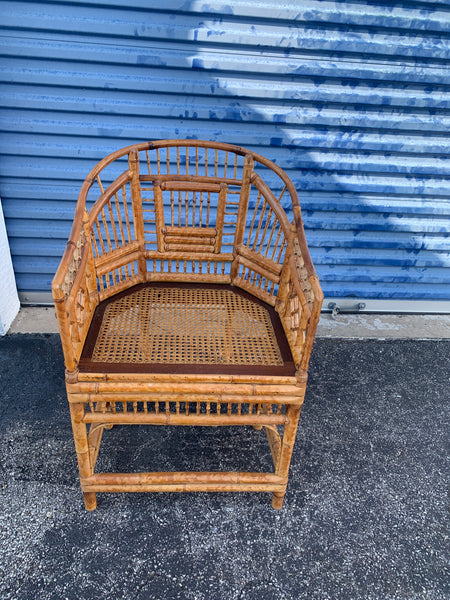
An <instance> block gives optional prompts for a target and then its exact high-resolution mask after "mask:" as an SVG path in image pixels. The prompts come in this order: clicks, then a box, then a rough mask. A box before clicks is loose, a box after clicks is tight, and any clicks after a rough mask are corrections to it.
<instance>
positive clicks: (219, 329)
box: [81, 284, 292, 372]
mask: <svg viewBox="0 0 450 600" xmlns="http://www.w3.org/2000/svg"><path fill="white" fill-rule="evenodd" d="M102 304H104V306H100V307H99V309H100V310H99V311H98V312H99V315H98V316H97V318H94V320H93V327H92V328H91V329H92V331H91V332H90V335H89V336H88V340H87V345H86V348H85V352H83V356H82V360H81V366H82V367H83V366H84V367H89V370H92V369H95V364H99V363H101V364H102V365H104V364H109V365H111V366H112V365H116V367H114V370H117V365H122V367H121V368H123V369H125V370H128V369H129V368H130V367H131V368H135V369H137V368H139V367H141V368H145V367H149V366H153V367H152V368H151V369H150V370H154V368H155V367H156V365H158V367H161V368H163V369H164V370H166V369H167V368H168V366H169V365H172V366H174V367H175V368H176V370H179V369H180V368H188V367H189V366H195V365H202V366H205V365H206V366H209V368H217V372H222V370H223V368H224V367H225V368H226V372H229V371H228V369H229V368H230V367H231V368H233V367H236V368H237V369H239V370H241V369H243V368H250V369H252V370H255V369H258V368H259V369H261V368H262V369H264V368H270V369H271V370H273V369H274V368H275V369H280V368H281V369H283V370H284V369H285V368H286V366H287V364H286V363H290V362H291V361H292V358H291V357H290V356H289V353H288V352H287V351H288V348H287V342H286V340H285V338H284V333H283V332H282V331H281V327H280V326H279V323H278V322H277V319H278V317H277V315H276V313H275V311H274V310H273V308H272V307H270V306H268V305H264V303H263V302H261V301H257V300H255V299H253V298H250V297H249V296H248V295H247V294H243V293H241V292H237V291H235V289H233V288H231V287H228V286H220V285H216V286H206V285H203V286H200V285H198V286H195V285H191V286H190V285H170V284H168V285H165V284H159V285H147V286H139V288H138V289H136V290H134V291H133V290H130V291H129V292H128V293H126V294H120V295H119V296H115V297H114V298H113V299H112V300H111V301H106V302H104V303H102ZM164 366H165V368H164Z"/></svg>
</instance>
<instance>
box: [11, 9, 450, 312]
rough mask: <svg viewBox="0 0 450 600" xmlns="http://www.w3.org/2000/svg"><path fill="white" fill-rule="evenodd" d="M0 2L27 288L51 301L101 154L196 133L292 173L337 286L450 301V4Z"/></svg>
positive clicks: (26, 293)
mask: <svg viewBox="0 0 450 600" xmlns="http://www.w3.org/2000/svg"><path fill="white" fill-rule="evenodd" d="M0 6H1V11H2V14H1V18H0V23H1V28H2V37H1V39H0V49H1V53H2V57H3V58H2V63H1V81H2V84H3V85H2V92H1V93H2V98H1V104H2V112H1V123H0V129H1V146H0V150H1V173H0V176H1V180H0V195H1V196H2V198H3V208H4V212H5V217H6V224H7V230H8V234H9V239H10V245H11V251H12V256H13V262H14V268H15V272H16V276H17V283H18V287H19V290H20V291H21V293H22V299H24V298H25V297H27V298H29V299H30V300H42V299H45V298H48V296H47V295H46V294H48V293H49V289H50V281H51V279H52V276H53V273H54V271H55V269H56V267H57V264H58V261H59V258H60V256H61V254H62V251H63V247H64V244H65V240H66V238H67V235H68V232H69V229H70V222H71V219H72V216H73V210H74V203H75V200H76V198H77V194H78V190H79V187H80V184H81V181H82V179H83V178H84V177H85V175H86V174H87V173H88V171H89V170H90V168H91V167H92V166H93V165H94V164H95V163H96V162H97V161H98V160H99V159H100V158H102V157H103V156H105V155H106V154H108V153H109V152H110V151H113V150H115V149H117V148H120V147H122V146H125V145H127V144H130V143H133V142H138V141H144V140H151V139H161V138H183V137H194V138H204V139H214V140H216V139H220V140H222V141H227V142H231V143H239V144H241V145H243V146H247V147H249V148H251V149H253V150H256V151H257V152H260V153H261V154H264V155H265V156H267V157H269V158H272V159H273V160H275V161H276V162H277V163H278V164H279V165H280V166H282V167H283V168H284V169H286V171H287V172H288V174H289V175H290V177H291V178H292V179H293V181H294V182H295V184H296V186H297V189H298V190H299V192H300V196H301V202H302V206H303V211H304V220H305V225H306V230H307V231H306V233H307V238H308V240H309V244H310V246H311V251H312V256H313V259H314V261H315V264H316V267H317V271H318V273H319V275H320V278H321V282H322V285H323V288H324V292H325V295H326V296H327V297H328V298H330V299H332V298H336V297H337V298H355V299H365V300H368V308H369V309H370V306H372V307H373V306H378V307H380V306H381V304H380V302H381V303H383V302H385V301H389V300H392V299H396V300H397V302H395V303H394V304H392V305H389V306H391V307H392V308H393V309H397V310H403V309H405V307H406V306H407V305H408V301H409V300H420V301H421V305H420V306H421V307H422V308H423V307H424V306H426V302H427V301H430V302H431V304H428V305H427V306H428V307H430V306H431V309H432V308H433V307H435V308H440V309H441V310H445V309H446V308H447V309H449V308H448V307H449V306H450V304H448V303H446V302H444V301H448V300H449V299H450V268H449V267H450V252H449V237H448V235H449V234H448V232H449V221H450V219H449V215H450V185H449V183H450V180H449V179H450V178H449V176H450V164H449V151H450V139H449V124H450V113H449V109H450V103H449V99H450V96H449V86H450V79H449V63H448V59H449V55H450V52H449V51H450V41H449V33H450V6H449V3H448V2H447V1H444V0H442V1H436V2H426V3H424V2H416V1H412V0H411V1H409V2H404V3H395V4H392V3H388V2H371V3H368V4H366V3H361V2H327V1H316V0H308V1H307V2H306V1H297V2H294V1H293V2H287V3H286V2H284V3H279V2H278V0H264V1H250V0H245V1H244V0H236V1H233V2H230V3H229V4H224V3H223V2H222V1H217V2H216V1H214V0H211V1H210V2H209V3H208V4H204V3H203V2H200V1H197V0H166V1H165V2H164V3H160V2H158V3H157V2H148V1H147V2H146V1H144V0H131V1H130V2H128V3H127V5H126V7H124V6H123V3H122V2H119V1H118V0H108V1H106V0H96V2H95V3H93V2H87V1H84V0H78V1H77V2H76V3H72V2H68V1H48V2H11V3H9V2H3V3H1V5H0ZM438 301H441V302H438ZM377 302H378V304H377ZM371 303H372V304H371ZM449 310H450V309H449Z"/></svg>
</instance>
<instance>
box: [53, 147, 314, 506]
mask: <svg viewBox="0 0 450 600" xmlns="http://www.w3.org/2000/svg"><path fill="white" fill-rule="evenodd" d="M283 205H284V206H286V207H288V208H289V209H290V211H291V212H292V213H293V215H294V218H293V221H292V223H290V222H289V220H288V218H287V216H286V213H285V211H284V209H283V208H282V207H283ZM52 290H53V298H54V301H55V306H56V314H57V318H58V323H59V328H60V334H61V340H62V346H63V351H64V359H65V366H66V387H67V395H68V400H69V406H70V414H71V419H72V427H73V434H74V441H75V449H76V453H77V457H78V465H79V472H80V482H81V488H82V490H83V493H84V501H85V506H86V508H87V509H88V510H93V509H95V508H96V505H97V501H96V492H121V491H123V492H126V491H127V492H133V491H139V492H143V491H255V492H256V491H268V492H272V494H273V496H272V506H273V507H274V508H281V506H282V504H283V498H284V494H285V491H286V486H287V481H288V471H289V465H290V460H291V455H292V449H293V444H294V440H295V435H296V430H297V425H298V420H299V415H300V409H301V406H302V403H303V399H304V394H305V387H306V379H307V368H308V361H309V357H310V353H311V348H312V344H313V339H314V335H315V330H316V326H317V323H318V320H319V314H320V308H321V304H322V299H323V296H322V291H321V289H320V286H319V282H318V279H317V276H316V274H315V272H314V268H313V265H312V262H311V259H310V255H309V252H308V248H307V244H306V241H305V237H304V232H303V225H302V219H301V214H300V206H299V202H298V198H297V194H296V192H295V189H294V186H293V184H292V182H291V181H290V179H289V178H288V177H287V176H286V174H285V173H284V172H283V171H282V170H281V169H280V168H279V167H277V166H276V165H275V164H274V163H273V162H271V161H270V160H267V159H266V158H264V157H262V156H260V155H258V154H255V153H254V152H251V151H249V150H246V149H244V148H241V147H238V146H232V145H228V144H223V143H215V142H203V141H197V140H195V141H194V140H164V141H157V142H149V143H141V144H136V145H134V146H129V147H127V148H124V149H122V150H119V151H117V152H114V153H113V154H111V155H109V156H108V157H106V158H105V159H104V160H102V161H101V162H100V163H98V164H97V166H96V167H94V169H93V170H92V171H91V172H90V174H89V176H88V177H87V179H86V180H85V182H84V184H83V186H82V188H81V193H80V196H79V200H78V204H77V207H76V211H75V218H74V223H73V227H72V232H71V234H70V238H69V241H68V243H67V247H66V250H65V253H64V256H63V258H62V261H61V264H60V266H59V268H58V271H57V273H56V275H55V278H54V281H53V284H52ZM131 424H133V425H136V424H146V425H160V426H161V425H164V426H170V425H202V426H218V425H233V426H253V427H254V429H256V430H260V429H262V427H264V428H265V431H266V433H267V438H268V442H269V445H270V450H271V453H272V458H273V463H274V468H273V472H242V471H239V472H238V471H227V472H224V471H205V472H200V471H183V472H174V471H171V472H133V471H132V465H130V470H129V472H126V473H114V472H96V471H95V466H96V462H97V456H98V452H99V448H100V442H101V440H102V434H103V432H104V429H111V428H112V427H113V426H114V425H131ZM114 433H115V432H114V430H113V431H111V432H108V433H107V435H108V436H114ZM253 434H254V435H255V436H258V435H260V434H259V433H257V432H253ZM253 434H252V435H253Z"/></svg>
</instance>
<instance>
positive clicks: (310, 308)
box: [276, 225, 323, 371]
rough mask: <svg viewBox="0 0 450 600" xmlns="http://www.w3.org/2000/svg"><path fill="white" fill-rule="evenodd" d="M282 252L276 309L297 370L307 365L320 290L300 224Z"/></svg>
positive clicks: (316, 321) (314, 330)
mask: <svg viewBox="0 0 450 600" xmlns="http://www.w3.org/2000/svg"><path fill="white" fill-rule="evenodd" d="M291 233H292V235H291V239H290V242H289V247H288V251H287V253H286V257H285V261H284V266H283V271H282V274H281V279H280V286H279V291H278V295H277V303H276V309H277V311H278V313H279V315H280V320H281V322H282V324H283V328H284V331H285V333H286V337H287V339H288V342H289V346H290V349H291V352H292V356H293V358H294V362H295V364H296V367H297V369H298V370H299V371H306V370H307V369H308V363H309V358H310V355H311V350H312V345H313V342H314V336H315V332H316V329H317V324H318V322H319V317H320V310H321V307H322V301H323V292H322V289H321V287H320V284H319V279H318V277H317V274H316V272H315V270H314V266H313V264H312V262H311V258H310V256H309V251H308V248H307V246H306V240H305V238H304V235H303V228H302V229H301V232H300V234H299V232H298V230H297V228H296V226H295V225H293V227H292V230H291Z"/></svg>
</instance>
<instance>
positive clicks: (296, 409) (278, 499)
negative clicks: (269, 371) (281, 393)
mask: <svg viewBox="0 0 450 600" xmlns="http://www.w3.org/2000/svg"><path fill="white" fill-rule="evenodd" d="M300 411H301V405H300V406H292V405H291V406H287V407H286V413H287V417H288V419H289V421H288V423H287V424H286V425H285V426H284V432H283V439H282V440H281V450H280V454H279V458H278V463H277V467H276V469H275V473H276V474H277V475H280V477H284V478H285V479H286V486H285V488H284V491H283V492H273V494H272V508H274V509H275V510H280V508H281V507H282V506H283V500H284V495H285V493H286V487H287V479H288V475H289V466H290V464H291V457H292V451H293V450H294V443H295V436H296V434H297V426H298V420H299V418H300Z"/></svg>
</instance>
